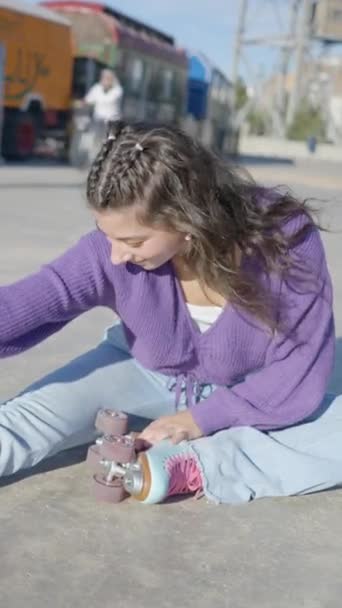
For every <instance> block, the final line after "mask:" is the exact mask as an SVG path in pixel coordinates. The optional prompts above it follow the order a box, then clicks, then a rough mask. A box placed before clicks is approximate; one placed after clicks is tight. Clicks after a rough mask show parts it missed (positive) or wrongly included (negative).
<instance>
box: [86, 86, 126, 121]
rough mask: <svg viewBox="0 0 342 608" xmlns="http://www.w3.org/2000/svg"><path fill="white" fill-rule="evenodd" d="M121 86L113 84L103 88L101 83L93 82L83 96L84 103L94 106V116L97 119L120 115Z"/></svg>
mask: <svg viewBox="0 0 342 608" xmlns="http://www.w3.org/2000/svg"><path fill="white" fill-rule="evenodd" d="M122 93H123V91H122V87H121V86H120V85H119V84H115V85H114V86H113V87H111V88H110V89H108V90H107V91H105V90H104V88H103V86H102V84H100V83H97V84H94V85H93V86H92V87H91V89H90V90H89V91H88V93H87V95H86V96H85V101H86V103H89V104H91V105H93V106H94V118H95V119H97V120H104V121H107V120H117V119H119V118H120V117H121V98H122Z"/></svg>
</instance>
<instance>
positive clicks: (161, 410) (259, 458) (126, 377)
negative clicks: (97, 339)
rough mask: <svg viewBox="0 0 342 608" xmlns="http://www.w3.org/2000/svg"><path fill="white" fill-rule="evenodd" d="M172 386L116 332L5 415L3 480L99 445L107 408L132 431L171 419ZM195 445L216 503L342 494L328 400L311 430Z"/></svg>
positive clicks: (340, 438) (244, 431)
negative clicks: (98, 425) (125, 417)
mask: <svg viewBox="0 0 342 608" xmlns="http://www.w3.org/2000/svg"><path fill="white" fill-rule="evenodd" d="M169 380H170V379H169V378H166V376H163V375H161V374H157V373H152V372H149V371H147V370H145V369H143V368H142V367H141V366H140V365H139V364H138V363H137V362H136V361H135V360H134V359H133V358H132V357H131V356H130V354H129V352H128V348H127V345H126V342H125V339H124V335H123V331H122V327H121V325H120V324H118V325H116V326H114V327H112V328H111V329H110V330H108V332H107V335H106V339H105V340H104V341H103V342H101V343H100V344H99V346H98V347H97V348H94V349H93V350H91V351H89V352H87V353H85V354H84V355H82V356H80V357H78V358H77V359H75V360H73V361H71V362H70V363H69V364H67V365H66V366H65V367H63V368H61V369H59V370H57V371H55V372H53V373H51V374H50V375H48V376H46V377H45V378H43V379H42V380H39V381H38V382H36V383H34V384H33V385H32V386H30V387H29V388H27V389H26V390H25V391H24V392H23V393H21V394H20V395H18V396H17V397H15V398H14V399H13V400H11V401H9V402H7V403H5V404H3V405H1V406H0V476H7V475H11V474H13V473H15V472H16V471H18V470H21V469H25V468H27V467H31V466H33V465H35V464H37V463H38V462H40V461H41V460H43V459H44V458H46V457H48V456H52V455H53V454H56V453H57V452H59V451H61V450H64V449H66V448H70V447H74V446H76V445H81V444H83V443H87V442H90V441H92V440H93V439H94V438H95V436H96V434H95V431H94V420H95V416H96V413H97V411H98V409H99V408H100V407H110V408H113V409H119V410H122V411H125V412H127V413H128V414H131V415H132V416H131V421H130V422H131V424H130V428H131V430H133V429H136V430H138V429H139V428H143V427H144V426H145V425H146V424H147V423H148V421H147V420H146V418H147V419H155V418H157V417H159V416H161V415H165V414H172V413H174V412H175V398H174V394H173V393H172V392H170V390H169V388H168V385H169ZM205 396H206V395H205V391H204V393H203V395H202V397H203V398H204V397H205ZM181 407H185V405H184V400H183V406H181ZM142 418H143V419H145V420H142ZM190 445H191V450H192V451H193V454H194V455H195V456H196V458H197V461H198V464H199V466H200V468H201V471H202V476H203V479H204V493H205V495H206V496H207V497H208V499H209V500H211V501H214V502H217V503H219V502H224V503H230V504H238V503H243V502H248V501H250V500H252V499H255V498H261V497H265V496H289V495H298V494H306V493H310V492H315V491H319V490H324V489H327V488H332V487H335V486H338V485H339V484H342V396H338V397H333V396H327V397H326V399H325V400H324V402H323V403H322V406H321V408H320V410H319V412H316V414H315V416H312V419H311V421H306V422H305V423H302V424H299V425H296V426H293V427H291V428H288V429H284V430H281V431H277V432H271V433H263V432H260V431H258V430H255V429H253V428H250V427H237V428H232V429H228V430H224V431H220V432H218V433H216V434H214V435H212V436H210V437H203V438H201V439H197V440H196V441H192V442H190Z"/></svg>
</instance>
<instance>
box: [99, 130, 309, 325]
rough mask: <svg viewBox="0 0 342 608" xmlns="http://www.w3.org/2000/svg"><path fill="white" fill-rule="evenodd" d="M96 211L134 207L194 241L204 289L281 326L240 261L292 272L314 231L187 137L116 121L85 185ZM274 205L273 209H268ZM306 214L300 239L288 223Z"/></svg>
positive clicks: (146, 219) (300, 207)
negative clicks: (299, 248)
mask: <svg viewBox="0 0 342 608" xmlns="http://www.w3.org/2000/svg"><path fill="white" fill-rule="evenodd" d="M87 198H88V203H89V205H90V207H91V208H93V209H96V210H97V211H99V212H101V211H102V210H103V211H104V210H109V209H120V208H123V207H128V206H131V205H136V206H137V210H138V214H139V215H138V217H139V218H140V220H141V222H142V223H144V224H146V225H150V226H158V225H160V226H163V227H166V228H167V229H170V230H174V231H178V232H183V233H185V234H190V235H191V237H192V238H191V241H190V243H191V245H190V246H189V249H188V251H187V253H186V261H187V264H188V265H190V266H191V268H192V269H193V270H194V272H195V273H196V276H197V277H198V279H199V281H200V282H201V284H202V285H203V286H208V287H209V288H211V289H213V290H215V291H216V292H218V293H219V294H221V295H222V296H223V297H224V298H225V299H226V300H228V301H229V302H231V303H232V304H235V305H236V306H238V307H240V308H242V309H244V310H246V311H248V312H250V313H252V314H253V315H254V316H256V318H258V319H260V320H261V321H263V322H265V323H266V324H267V325H268V326H269V327H272V328H274V327H275V326H276V320H275V317H274V312H272V310H273V304H274V303H273V302H272V301H271V298H270V294H269V293H268V292H267V289H265V286H262V285H261V283H260V281H259V280H258V278H257V274H253V273H251V272H249V273H246V272H244V271H243V269H242V266H241V264H240V261H239V259H238V258H237V256H236V251H237V249H238V250H239V251H240V253H241V256H242V257H243V258H253V259H257V260H258V263H259V264H261V266H262V268H263V270H264V271H265V272H266V273H268V274H269V273H272V272H276V273H279V274H283V273H284V272H286V271H287V270H289V269H290V268H291V267H292V266H293V263H294V262H293V257H292V256H291V249H292V248H293V247H294V246H295V245H296V244H297V243H299V242H300V241H301V240H302V239H303V238H304V237H305V235H306V234H307V232H308V230H312V228H313V227H314V223H313V220H312V216H311V213H310V210H309V209H308V206H307V205H306V203H305V202H301V201H298V200H296V199H295V198H294V197H293V196H292V195H291V194H290V193H289V192H283V193H281V192H280V191H277V190H273V191H270V190H267V189H263V188H260V187H258V186H257V184H256V183H255V182H254V181H253V180H252V178H251V177H250V176H249V175H248V174H247V172H242V171H241V170H239V169H237V168H236V167H234V166H233V165H231V164H229V163H228V162H226V161H224V162H223V161H222V160H220V159H219V158H217V157H216V156H215V155H214V154H213V153H212V152H211V151H209V150H207V149H205V148H204V147H203V146H202V145H200V144H199V143H198V142H196V141H194V140H193V139H192V138H190V137H189V136H188V135H186V134H185V133H183V132H182V131H181V130H179V129H176V128H173V127H170V126H155V127H151V125H145V124H142V123H138V124H125V123H123V122H122V121H116V122H113V123H112V124H111V125H110V126H109V131H108V136H107V139H106V141H105V142H104V143H103V145H102V148H101V150H100V152H99V153H98V155H97V157H96V159H95V161H94V163H93V165H92V167H91V169H90V172H89V176H88V180H87ZM270 203H271V204H270ZM299 215H304V217H305V219H306V220H307V221H305V222H304V224H303V223H302V227H301V228H300V229H299V230H298V231H297V232H296V233H295V234H291V235H289V234H286V233H285V232H284V230H283V226H284V223H286V222H287V221H288V220H290V219H292V218H294V217H296V216H299Z"/></svg>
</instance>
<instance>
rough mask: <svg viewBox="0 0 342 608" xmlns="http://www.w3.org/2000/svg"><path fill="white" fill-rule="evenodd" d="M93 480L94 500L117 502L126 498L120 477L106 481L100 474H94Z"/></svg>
mask: <svg viewBox="0 0 342 608" xmlns="http://www.w3.org/2000/svg"><path fill="white" fill-rule="evenodd" d="M93 480H94V493H95V498H96V500H99V501H101V502H110V503H118V502H121V501H123V500H124V499H125V498H126V496H127V493H126V492H125V488H124V486H123V483H122V480H121V479H117V478H114V479H112V480H111V481H108V480H107V479H105V477H103V476H102V475H94V477H93Z"/></svg>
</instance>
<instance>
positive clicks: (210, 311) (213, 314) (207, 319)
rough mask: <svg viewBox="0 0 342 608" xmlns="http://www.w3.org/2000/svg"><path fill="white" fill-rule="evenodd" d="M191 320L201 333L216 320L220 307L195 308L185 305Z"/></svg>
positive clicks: (194, 306)
mask: <svg viewBox="0 0 342 608" xmlns="http://www.w3.org/2000/svg"><path fill="white" fill-rule="evenodd" d="M186 305H187V307H188V311H189V313H190V316H191V318H192V320H193V321H194V322H195V323H196V324H197V326H198V327H199V329H200V331H201V332H202V333H203V332H204V331H206V330H207V329H209V327H210V326H211V325H212V324H213V323H214V322H215V321H216V319H218V317H219V316H220V314H221V312H222V310H223V308H222V307H221V306H197V305H196V304H188V303H187V304H186Z"/></svg>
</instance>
